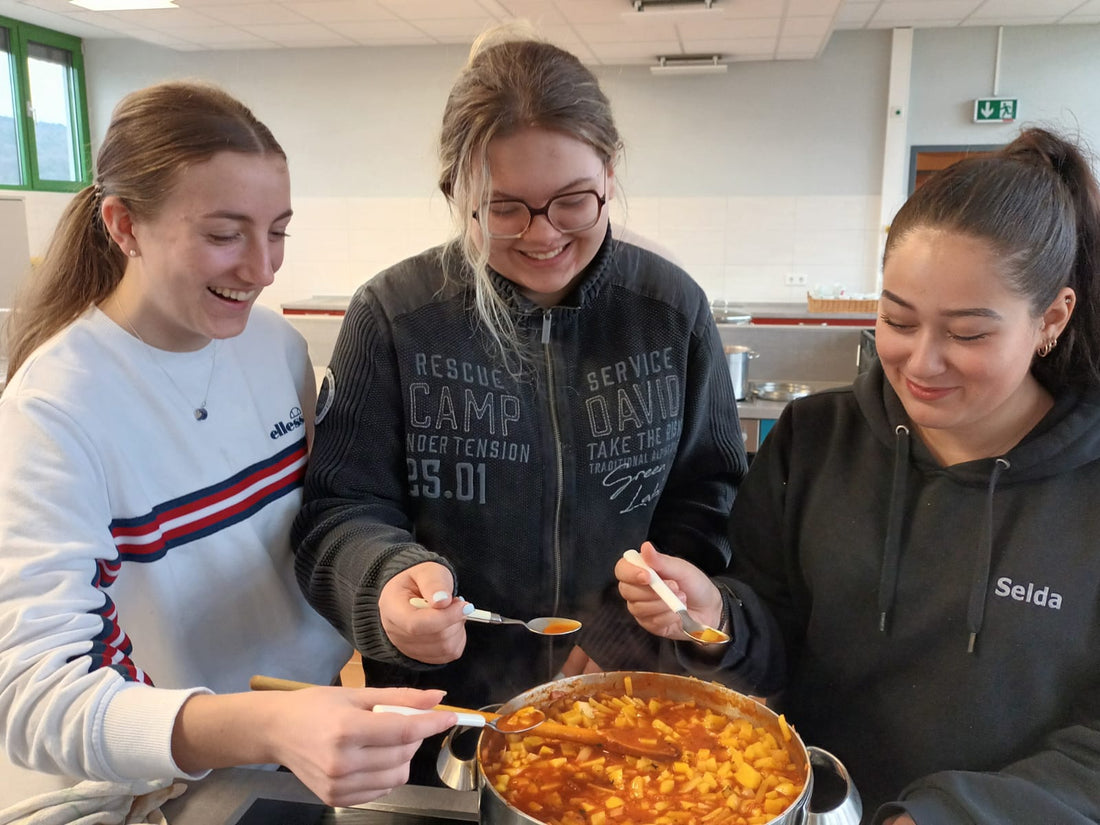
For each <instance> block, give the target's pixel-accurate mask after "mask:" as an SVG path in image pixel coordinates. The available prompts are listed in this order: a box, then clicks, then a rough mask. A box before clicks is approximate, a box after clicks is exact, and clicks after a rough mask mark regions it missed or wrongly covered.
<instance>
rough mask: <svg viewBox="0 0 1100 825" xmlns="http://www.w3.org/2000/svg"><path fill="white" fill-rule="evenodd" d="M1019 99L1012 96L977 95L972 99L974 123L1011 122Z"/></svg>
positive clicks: (1014, 116) (1014, 117)
mask: <svg viewBox="0 0 1100 825" xmlns="http://www.w3.org/2000/svg"><path fill="white" fill-rule="evenodd" d="M1018 103H1019V100H1018V99H1017V98H1014V97H979V98H977V99H976V100H975V101H974V122H975V123H1011V122H1012V121H1014V120H1015V119H1016V110H1017V108H1018V105H1017V104H1018Z"/></svg>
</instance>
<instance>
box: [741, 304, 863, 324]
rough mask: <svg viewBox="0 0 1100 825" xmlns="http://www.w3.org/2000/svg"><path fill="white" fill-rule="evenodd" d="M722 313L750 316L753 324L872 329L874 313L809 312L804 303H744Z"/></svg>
mask: <svg viewBox="0 0 1100 825" xmlns="http://www.w3.org/2000/svg"><path fill="white" fill-rule="evenodd" d="M724 311H725V312H726V313H731V314H739V315H750V316H752V323H754V324H776V325H783V324H793V325H808V326H813V325H836V326H859V327H873V326H874V325H875V317H876V313H874V312H810V310H809V308H808V307H807V306H806V304H805V303H793V302H791V303H766V302H752V301H749V302H745V303H738V304H733V303H731V304H728V305H727V306H726V307H725V309H724Z"/></svg>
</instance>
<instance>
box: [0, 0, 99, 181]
mask: <svg viewBox="0 0 1100 825" xmlns="http://www.w3.org/2000/svg"><path fill="white" fill-rule="evenodd" d="M90 179H91V149H90V140H89V137H88V105H87V99H86V96H85V93H84V58H83V54H82V52H81V46H80V39H79V38H76V37H71V36H69V35H67V34H61V33H59V32H55V31H50V30H49V29H42V28H39V27H37V26H31V25H28V24H26V23H18V22H16V21H14V20H8V19H6V18H3V17H0V187H4V188H14V189H42V190H51V191H60V192H75V191H77V190H78V189H81V188H83V187H84V186H85V185H87V183H88V182H89V181H90Z"/></svg>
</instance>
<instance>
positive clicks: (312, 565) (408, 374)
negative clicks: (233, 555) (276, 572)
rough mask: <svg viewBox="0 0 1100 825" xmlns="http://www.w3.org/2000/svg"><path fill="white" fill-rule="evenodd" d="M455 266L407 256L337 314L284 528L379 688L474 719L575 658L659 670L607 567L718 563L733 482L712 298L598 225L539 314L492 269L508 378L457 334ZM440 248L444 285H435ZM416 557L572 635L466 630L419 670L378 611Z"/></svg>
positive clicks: (462, 307)
mask: <svg viewBox="0 0 1100 825" xmlns="http://www.w3.org/2000/svg"><path fill="white" fill-rule="evenodd" d="M455 255H456V253H455V249H454V247H441V248H436V249H432V250H429V251H427V252H425V253H423V254H421V255H419V256H416V257H414V258H410V259H409V260H406V261H404V262H402V263H400V264H398V265H397V266H395V267H393V268H391V269H389V270H387V271H385V272H383V273H382V274H380V275H378V276H377V277H376V278H374V279H372V280H370V281H368V282H367V283H366V284H364V285H363V286H362V287H361V288H360V289H359V290H358V291H357V293H356V294H355V296H354V298H353V300H352V302H351V305H350V307H349V309H348V313H347V316H346V318H345V320H344V323H343V326H342V328H341V331H340V335H339V339H338V341H337V344H336V351H335V354H334V357H333V361H332V372H333V374H334V377H335V387H334V393H333V404H332V407H331V409H330V410H329V411H328V412H327V414H325V415H324V417H323V418H322V419H321V420H320V421H319V422H318V425H317V433H316V442H315V444H314V447H313V453H312V456H311V459H310V465H309V471H308V476H307V480H306V501H305V506H304V509H303V510H302V513H301V515H300V517H299V519H298V521H297V524H296V526H295V531H294V542H295V545H296V547H297V554H298V555H297V572H298V578H299V582H300V583H301V585H302V587H303V589H304V591H305V593H306V595H307V597H308V598H309V600H310V601H311V603H312V604H313V605H314V606H315V607H316V608H317V609H318V610H319V611H320V612H321V613H322V614H323V615H325V616H326V617H327V618H328V619H329V620H330V621H331V622H332V623H333V624H334V625H335V626H336V627H337V628H338V629H340V630H341V631H342V632H343V633H344V634H345V635H346V636H347V637H348V638H349V639H350V640H351V641H352V642H353V643H354V644H355V646H356V647H357V648H358V649H359V650H360V651H361V652H362V653H363V655H364V660H365V669H366V672H367V678H368V680H370V683H371V684H374V685H382V684H404V685H417V686H423V687H441V688H445V689H447V690H448V698H447V700H448V702H450V703H455V704H463V703H465V704H469V705H473V706H475V707H477V706H480V705H483V704H486V703H489V702H492V701H501V700H504V699H508V698H511V697H512V696H514V695H515V694H517V693H519V692H521V691H523V690H526V689H527V688H529V687H532V686H533V685H535V684H539V683H541V682H543V681H546V680H548V679H550V678H552V677H553V676H554V675H555V673H556V672H557V671H558V669H559V668H560V667H561V664H562V662H563V660H564V658H565V656H566V655H567V654H568V652H569V650H570V648H571V647H572V646H573V644H579V645H581V646H582V647H583V648H584V649H585V651H586V652H587V653H588V654H589V655H590V656H591V657H592V658H593V659H594V660H595V661H596V662H597V663H598V664H600V665H601V666H602V667H603V668H604V669H625V668H644V669H654V668H656V667H658V666H659V663H658V660H657V658H656V657H657V654H658V651H659V649H660V645H659V644H658V643H657V640H655V639H654V638H652V637H649V636H648V634H646V633H645V632H644V631H642V630H641V628H639V627H638V626H637V624H636V623H635V622H634V621H633V620H632V619H631V618H630V616H629V614H628V613H627V612H626V610H625V607H624V606H623V603H622V599H621V598H620V597H619V595H618V591H617V589H616V586H615V579H614V573H613V568H614V565H615V562H616V560H617V559H618V558H619V556H620V555H621V554H622V552H623V551H624V550H626V549H627V548H631V547H634V548H636V547H638V546H639V545H640V543H641V542H642V541H643V540H645V539H651V540H652V541H653V542H654V543H656V544H657V545H658V547H660V548H661V549H662V550H664V551H665V552H670V553H675V554H678V555H682V556H684V557H686V558H688V559H691V560H692V561H694V562H696V563H697V564H699V565H700V566H702V567H703V568H704V569H707V570H709V571H711V572H715V573H717V572H719V571H720V570H722V569H724V567H725V565H726V562H727V559H728V542H727V538H726V534H725V531H726V520H727V516H728V513H729V510H730V507H731V505H732V502H733V498H734V491H735V489H736V485H737V483H738V482H739V480H740V479H741V477H742V475H743V474H744V472H745V468H746V460H745V452H744V445H743V441H742V437H741V431H740V426H739V424H738V420H737V407H736V402H735V400H734V396H733V391H732V386H731V383H730V376H729V371H728V368H727V364H726V361H725V359H724V355H723V350H722V346H721V342H720V340H719V336H718V330H717V327H716V326H715V323H714V320H713V318H712V316H711V313H710V311H709V307H708V303H707V300H706V297H705V295H704V294H703V292H702V290H701V289H700V288H699V287H698V286H697V285H696V284H695V283H694V282H693V281H692V280H691V279H690V278H689V277H688V276H687V275H686V274H685V273H684V272H683V271H682V270H680V269H679V268H677V267H675V266H674V265H672V264H671V263H669V262H668V261H666V260H665V259H663V258H661V257H659V256H657V255H654V254H652V253H650V252H647V251H645V250H643V249H640V248H639V247H637V246H633V245H631V244H626V243H620V242H616V241H613V240H612V239H611V236H610V233H609V234H608V237H607V239H606V240H605V242H604V245H603V246H602V248H601V250H600V251H599V253H598V254H597V256H596V258H595V260H594V261H593V262H592V263H591V264H590V265H589V267H588V270H587V271H586V273H585V275H584V277H583V280H582V281H581V282H580V284H579V286H578V287H577V289H576V290H575V291H574V293H573V294H572V295H571V297H570V298H569V299H568V300H567V301H566V302H565V305H563V306H559V307H554V308H552V309H549V310H543V309H541V308H539V307H537V306H535V305H534V304H532V303H531V302H530V301H528V300H527V299H525V298H524V297H522V296H521V295H519V294H518V293H517V292H516V291H515V290H514V288H513V286H512V284H511V283H510V282H509V281H507V280H505V279H504V278H501V277H497V278H496V287H497V289H498V290H500V292H501V294H502V295H505V296H506V297H507V299H508V301H509V302H510V304H511V306H512V307H513V310H514V318H515V320H516V323H517V325H518V327H519V330H520V333H521V335H522V336H523V338H524V340H525V341H527V342H528V343H529V350H528V355H529V358H528V360H527V363H526V364H525V372H524V375H523V377H522V378H520V379H519V380H517V379H515V378H513V377H512V376H511V375H510V374H509V372H508V371H507V370H505V369H503V368H502V367H501V364H500V362H499V359H498V358H496V357H494V355H493V354H492V352H493V351H492V348H491V347H490V346H489V345H488V344H487V342H486V341H485V336H484V333H483V331H482V330H481V329H480V328H479V327H478V326H477V325H476V324H475V322H474V321H473V320H472V314H471V311H470V307H471V304H472V289H471V286H470V283H469V276H468V274H465V275H464V274H462V273H467V270H466V268H465V267H463V266H461V265H460V264H458V263H457V258H456V257H454V256H455ZM443 256H452V257H451V258H450V259H449V260H447V261H446V263H447V265H448V266H447V270H448V272H458V273H460V274H459V276H458V277H455V276H454V275H452V277H450V278H449V279H447V280H445V279H444V278H443V271H444V266H443V264H444V260H443ZM426 560H431V561H438V562H441V563H443V564H446V565H449V566H450V568H451V569H452V570H453V572H454V574H455V581H456V587H457V593H458V594H460V595H461V596H463V597H464V598H465V599H467V600H469V601H471V602H473V603H474V604H475V605H477V606H478V607H480V608H483V609H487V610H492V611H494V612H497V613H501V614H503V615H505V616H510V617H514V618H520V619H528V618H532V617H535V616H548V615H554V616H565V617H571V618H576V619H580V620H581V621H582V622H584V627H583V629H582V630H581V631H580V633H578V634H576V635H573V636H569V637H564V638H562V639H558V640H549V639H541V638H539V637H535V636H532V635H530V634H527V633H526V631H524V630H523V629H522V628H518V627H505V628H499V627H485V626H483V625H476V624H474V623H472V622H470V623H468V624H467V628H466V632H467V639H468V641H467V646H466V650H465V653H464V655H463V656H462V658H461V659H460V660H459V661H457V662H453V663H450V664H448V665H445V666H441V667H440V666H429V665H426V664H423V663H421V662H417V661H413V660H411V659H409V658H407V657H405V656H403V655H402V654H401V653H400V652H399V651H398V650H397V649H396V648H395V647H394V646H393V645H392V644H391V643H390V642H389V640H388V638H387V637H386V635H385V633H384V632H383V630H382V627H381V625H380V622H379V617H378V609H377V598H378V595H379V592H380V590H381V588H382V586H383V585H384V584H385V583H386V582H387V581H388V580H389V579H390V578H391V577H392V576H393V575H395V574H396V573H398V572H399V571H401V570H404V569H406V568H408V567H410V566H412V565H414V564H418V563H420V562H423V561H426Z"/></svg>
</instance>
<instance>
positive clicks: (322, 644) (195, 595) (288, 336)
mask: <svg viewBox="0 0 1100 825" xmlns="http://www.w3.org/2000/svg"><path fill="white" fill-rule="evenodd" d="M290 216H291V208H290V176H289V171H288V168H287V162H286V156H285V155H284V153H283V150H282V149H281V148H280V147H279V144H278V143H277V142H276V141H275V139H274V137H272V135H271V133H270V132H269V131H268V129H267V128H266V127H265V126H264V125H263V124H262V123H260V122H259V121H258V120H256V118H255V117H254V116H253V115H252V113H251V112H250V111H249V110H248V109H247V108H245V107H244V106H243V105H242V104H241V103H240V102H239V101H237V100H235V99H233V98H232V97H230V96H229V95H227V94H225V93H224V92H222V91H221V90H219V89H216V88H213V87H210V86H206V85H202V84H197V83H164V84H159V85H157V86H152V87H150V88H147V89H143V90H141V91H138V92H134V93H133V94H131V95H128V96H127V97H125V98H124V99H123V100H122V101H121V102H120V103H119V104H118V106H117V108H116V109H115V112H114V115H113V118H112V121H111V124H110V127H109V128H108V130H107V133H106V135H105V137H104V140H103V145H102V148H101V149H100V151H99V155H98V160H97V166H96V178H95V183H94V184H93V185H91V186H88V187H87V188H86V189H84V190H83V191H82V192H80V193H78V194H77V195H76V196H75V197H74V198H73V200H72V202H71V203H70V205H69V208H68V209H67V210H66V212H65V214H64V216H63V217H62V218H61V222H60V225H59V226H58V229H57V232H56V235H55V237H54V239H53V242H52V244H51V245H50V247H49V250H48V252H47V254H46V256H45V260H44V261H43V263H42V266H41V268H40V270H39V271H38V272H36V273H35V275H34V277H33V280H32V282H31V284H30V291H29V292H28V293H27V295H26V296H25V297H24V299H23V300H22V301H21V302H20V303H18V304H17V308H16V312H15V313H14V315H13V318H12V321H11V323H12V328H13V338H12V344H11V347H10V356H11V371H12V373H11V377H10V380H9V382H8V384H7V387H6V389H5V390H4V392H3V395H0V741H2V742H3V743H4V748H3V753H2V754H0V809H2V810H0V822H4V823H12V822H19V823H23V822H29V821H33V822H60V821H65V822H72V821H74V820H75V819H76V818H77V814H78V813H82V814H85V815H87V817H88V818H87V819H85V818H81V819H80V821H81V822H85V821H92V820H93V819H94V821H96V822H108V821H110V822H122V821H123V820H124V819H125V818H126V815H127V811H128V809H129V808H130V807H131V805H136V806H141V805H145V800H146V798H147V797H148V796H149V795H150V794H153V795H154V796H155V797H156V798H161V799H162V798H164V796H166V795H169V794H171V793H174V792H175V791H173V790H170V789H171V788H172V787H173V784H172V783H173V780H175V779H177V778H182V779H186V778H196V777H199V776H202V775H203V774H204V773H205V772H206V771H208V770H210V769H212V768H218V767H225V766H232V765H253V764H271V765H274V764H282V765H285V766H287V767H288V768H290V769H291V770H292V771H294V772H295V773H296V774H297V776H298V777H299V778H300V779H301V780H302V781H303V782H304V783H305V784H306V785H307V786H309V787H310V788H311V789H312V790H313V791H314V792H316V793H317V794H318V796H320V797H322V798H323V799H324V800H325V801H327V802H329V803H331V804H339V805H346V804H352V803H359V802H365V801H367V800H369V799H372V798H374V797H376V796H379V795H380V794H382V793H385V792H386V791H387V790H389V789H390V788H392V787H393V786H395V785H398V784H401V783H403V782H404V781H406V779H407V777H408V769H409V768H408V763H409V760H410V759H411V757H412V755H413V753H414V752H415V750H416V747H417V745H418V744H419V743H420V741H421V740H422V739H423V738H424V737H425V736H428V735H433V734H436V733H438V732H440V731H441V730H444V729H445V728H447V727H449V726H450V725H452V724H454V722H455V716H454V714H453V713H449V712H448V713H442V712H440V713H432V714H427V715H425V716H419V717H404V716H398V715H395V714H374V713H370V712H368V711H369V710H370V708H371V707H372V706H373V705H374V704H375V703H376V702H381V701H385V702H387V703H390V704H395V703H396V704H411V705H416V706H418V707H424V708H426V707H431V706H432V705H433V704H435V703H436V702H438V701H439V700H440V699H441V698H442V693H441V692H439V691H414V690H402V691H393V690H374V689H351V688H332V687H318V688H312V689H308V690H303V691H299V692H294V693H279V692H256V693H252V692H250V691H249V678H250V676H251V675H252V674H256V673H261V674H267V675H271V676H278V677H283V678H289V679H297V680H301V681H310V682H320V683H322V684H325V685H327V684H329V683H330V682H331V681H332V680H333V679H334V677H335V676H336V674H337V673H338V672H339V671H340V668H341V666H342V665H343V664H344V663H345V662H346V661H347V659H348V656H349V655H350V647H349V646H348V645H347V644H346V643H345V642H344V641H343V640H342V639H341V638H340V637H339V635H338V634H337V633H336V631H335V630H333V629H332V627H330V626H329V624H328V623H327V622H326V621H325V620H324V619H323V618H321V617H320V616H319V615H317V614H316V613H315V612H313V611H312V610H311V609H310V608H309V606H308V605H307V604H306V602H305V599H304V598H303V597H302V594H301V592H300V591H299V589H298V586H297V583H296V582H295V579H294V574H293V560H292V554H291V548H290V540H289V530H290V524H291V520H292V519H293V517H294V515H295V514H296V513H297V511H298V508H299V505H300V502H301V487H302V479H303V477H304V474H305V462H306V454H307V449H308V436H307V433H308V431H309V429H310V424H311V416H312V413H313V409H314V406H315V401H316V393H315V389H314V382H313V372H312V367H311V366H310V363H309V358H308V355H307V353H306V347H305V342H304V340H303V339H302V337H301V336H300V335H298V334H297V333H296V332H294V331H293V329H292V328H291V327H290V326H289V325H288V324H286V323H285V322H284V321H283V320H282V318H281V317H279V316H278V315H277V314H276V313H274V312H271V311H270V310H265V309H262V308H260V307H254V306H253V303H254V302H255V300H256V298H257V296H258V295H259V294H260V291H261V290H262V289H263V288H264V287H265V286H267V285H268V284H270V283H271V282H272V281H273V279H274V275H275V271H276V270H277V269H278V268H279V265H280V264H281V263H282V258H283V245H284V241H285V238H286V227H287V224H288V222H289V221H290ZM275 425H279V426H275ZM138 799H140V800H142V801H141V802H137V801H135V800H138ZM127 821H131V820H128V819H127ZM142 821H145V820H144V819H143V820H142Z"/></svg>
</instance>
